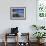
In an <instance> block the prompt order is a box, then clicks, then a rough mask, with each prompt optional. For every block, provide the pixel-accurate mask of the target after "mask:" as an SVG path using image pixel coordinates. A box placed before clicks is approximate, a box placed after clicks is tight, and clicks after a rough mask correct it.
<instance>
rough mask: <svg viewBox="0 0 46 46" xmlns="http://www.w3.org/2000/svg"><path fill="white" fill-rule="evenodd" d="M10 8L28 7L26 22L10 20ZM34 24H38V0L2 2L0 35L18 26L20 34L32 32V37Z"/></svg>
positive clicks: (8, 0) (6, 0) (1, 0)
mask: <svg viewBox="0 0 46 46" xmlns="http://www.w3.org/2000/svg"><path fill="white" fill-rule="evenodd" d="M10 7H26V20H10ZM32 24H36V0H0V34H3V33H5V32H10V30H9V28H11V27H16V26H17V27H19V32H30V36H32V32H33V31H32V29H31V25H32ZM0 38H1V37H0Z"/></svg>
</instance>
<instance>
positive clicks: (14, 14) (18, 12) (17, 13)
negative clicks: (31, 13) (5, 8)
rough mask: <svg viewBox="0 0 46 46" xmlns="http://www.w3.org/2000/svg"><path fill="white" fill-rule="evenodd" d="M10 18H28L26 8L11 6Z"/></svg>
mask: <svg viewBox="0 0 46 46" xmlns="http://www.w3.org/2000/svg"><path fill="white" fill-rule="evenodd" d="M10 19H11V20H24V19H26V8H25V7H11V8H10Z"/></svg>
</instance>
